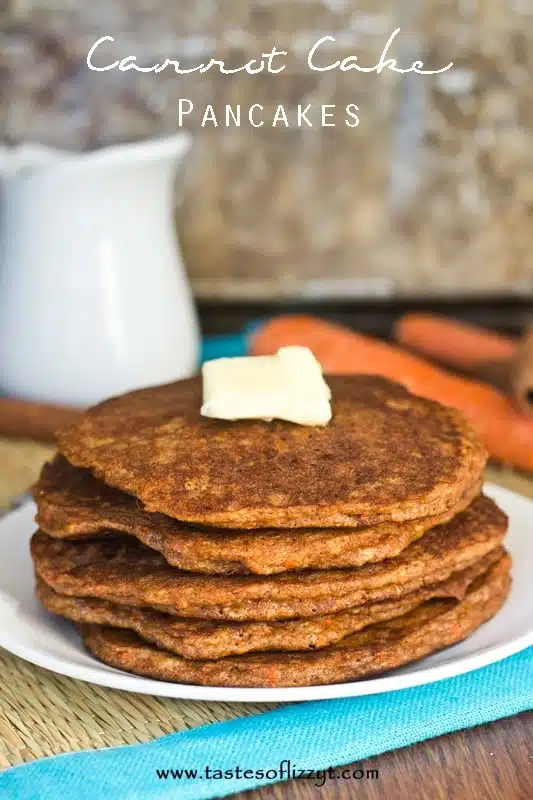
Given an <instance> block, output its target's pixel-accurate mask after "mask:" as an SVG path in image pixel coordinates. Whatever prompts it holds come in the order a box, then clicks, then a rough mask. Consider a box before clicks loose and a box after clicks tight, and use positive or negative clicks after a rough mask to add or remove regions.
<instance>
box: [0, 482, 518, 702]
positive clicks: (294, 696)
mask: <svg viewBox="0 0 533 800" xmlns="http://www.w3.org/2000/svg"><path fill="white" fill-rule="evenodd" d="M483 490H484V491H486V492H487V493H488V494H489V495H490V496H493V494H496V495H499V496H500V497H502V498H503V497H509V499H510V500H519V501H520V502H523V503H526V504H528V505H530V506H531V512H532V515H533V500H532V499H531V498H528V497H526V496H524V495H521V494H519V493H518V492H514V491H512V490H511V489H507V488H506V487H503V486H499V485H498V484H494V483H492V482H486V483H485V484H484V486H483ZM32 507H33V508H35V504H34V502H33V501H32V500H28V501H27V502H25V503H23V504H22V505H21V506H20V507H19V508H17V509H15V510H14V511H12V512H9V513H8V514H6V515H4V517H3V518H2V519H0V529H1V528H2V527H4V526H5V525H6V524H7V525H9V524H10V522H12V521H14V520H15V519H16V518H17V517H19V516H25V515H27V514H28V512H29V510H30V509H31V508H32ZM0 593H1V587H0ZM16 610H17V606H15V605H14V606H13V607H11V608H10V607H9V602H8V604H7V605H6V607H5V608H4V609H2V603H0V620H1V618H2V616H4V615H5V614H10V613H16ZM45 613H46V612H45ZM50 616H53V615H50ZM531 645H533V624H532V626H531V630H530V631H527V632H526V633H524V634H522V635H521V636H516V637H514V638H512V639H510V640H509V641H506V642H502V643H500V644H495V645H493V646H489V647H486V648H485V649H483V650H480V651H478V652H475V653H471V654H467V655H464V656H460V657H458V658H456V659H451V660H450V661H446V662H445V663H442V664H435V665H434V666H429V667H426V668H424V667H422V668H421V669H416V670H414V671H413V672H404V671H402V672H401V673H400V674H395V673H394V671H391V673H390V674H386V675H383V676H377V677H374V678H368V679H366V680H365V679H362V680H359V681H351V682H346V683H332V684H324V685H318V686H298V687H279V688H262V689H256V688H247V687H225V686H202V685H199V684H186V683H172V682H170V681H159V680H157V679H155V678H147V677H143V676H140V675H134V674H131V673H128V672H123V671H122V670H118V669H115V668H114V667H110V666H109V665H107V664H103V663H101V662H99V661H98V660H97V659H95V658H94V657H92V656H90V654H89V657H90V658H91V661H92V662H94V665H93V664H91V665H90V666H86V665H77V664H76V663H74V662H72V661H64V660H63V659H61V657H59V656H54V655H48V654H47V653H43V652H42V651H39V649H38V646H36V647H28V646H27V645H25V644H21V643H20V642H19V641H17V640H16V639H14V638H13V637H12V636H10V635H9V633H5V632H4V629H3V626H0V647H3V648H4V649H6V650H7V651H8V652H10V653H12V654H13V655H15V656H18V657H19V658H22V659H23V660H25V661H27V662H29V663H31V664H35V665H36V666H38V667H41V668H43V669H46V670H48V671H49V672H53V673H55V674H57V675H63V676H65V677H69V678H73V679H75V680H82V681H84V682H85V683H92V684H94V685H97V686H105V687H108V688H111V689H118V690H121V691H129V692H133V693H136V694H148V695H153V696H158V697H169V698H173V699H181V700H197V701H205V702H240V703H278V702H305V701H313V700H326V699H334V698H347V697H364V696H369V695H373V694H382V693H385V692H395V691H401V690H403V689H408V688H414V687H416V686H422V685H426V684H431V683H436V682H438V681H440V680H445V679H446V678H450V677H456V676H459V675H464V674H465V673H468V672H473V671H475V670H477V669H481V668H483V667H485V666H488V665H489V664H493V663H495V662H497V661H501V660H502V659H504V658H507V657H509V656H511V655H514V654H515V653H518V652H520V651H521V650H524V649H525V648H527V647H529V646H531ZM80 647H81V645H80ZM420 663H421V662H414V664H415V665H416V664H420ZM409 666H410V665H408V664H406V665H405V669H407V670H408V669H409Z"/></svg>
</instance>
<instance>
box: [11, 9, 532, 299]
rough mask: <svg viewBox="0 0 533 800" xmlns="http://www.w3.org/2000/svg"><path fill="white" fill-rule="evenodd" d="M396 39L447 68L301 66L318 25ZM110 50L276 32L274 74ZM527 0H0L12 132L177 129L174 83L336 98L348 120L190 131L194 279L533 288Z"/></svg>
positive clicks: (97, 135) (247, 99) (224, 94)
mask: <svg viewBox="0 0 533 800" xmlns="http://www.w3.org/2000/svg"><path fill="white" fill-rule="evenodd" d="M397 26H400V27H401V28H402V33H401V35H400V36H399V37H398V40H397V42H396V43H395V45H394V48H393V52H392V55H394V56H396V57H397V58H398V59H399V61H400V62H402V63H403V62H405V63H406V64H410V63H411V62H412V61H413V60H414V58H420V59H422V60H423V61H424V62H425V63H426V64H427V65H428V66H431V67H439V66H442V65H445V64H446V63H448V62H449V61H450V60H452V61H454V62H455V67H454V69H453V70H451V71H449V72H447V73H444V74H443V75H441V76H433V77H422V76H417V75H406V76H404V77H400V76H397V75H393V74H392V73H390V72H388V71H387V72H385V73H383V74H382V75H380V76H377V75H375V74H366V75H362V74H360V73H357V72H350V73H340V72H337V71H335V72H327V73H310V72H309V70H308V69H307V65H306V63H305V57H306V53H307V50H306V48H308V46H310V44H312V43H313V42H314V41H316V40H317V39H318V38H319V37H320V36H322V35H324V34H326V33H328V34H333V35H335V37H336V39H337V53H338V57H343V56H344V55H351V54H357V55H358V57H359V62H360V63H361V64H367V65H371V64H374V63H376V61H377V60H378V59H379V55H380V53H381V50H382V49H383V46H384V44H385V42H386V40H387V38H388V36H389V35H390V33H391V32H392V31H393V30H394V28H396V27H397ZM103 35H112V36H114V37H115V39H116V43H115V45H114V48H115V49H114V50H111V49H110V50H105V49H104V48H103V49H102V54H105V53H108V54H109V55H111V53H113V57H122V56H125V55H129V54H135V55H137V57H138V60H139V63H145V64H151V63H154V62H156V61H157V60H162V59H164V58H165V57H166V56H168V57H171V58H176V59H180V61H181V62H182V63H183V64H184V65H194V64H197V63H198V61H199V60H201V59H202V58H205V57H207V58H208V57H209V56H211V55H217V57H224V58H226V59H227V60H229V61H232V62H233V63H243V62H244V61H245V60H246V57H252V56H256V55H257V54H258V53H261V52H262V51H263V50H269V49H270V48H271V47H272V45H273V44H276V45H277V46H278V48H280V49H286V50H289V51H290V53H291V58H290V59H287V63H288V68H287V70H286V71H285V72H284V73H282V74H280V75H257V76H249V75H246V74H244V75H243V74H239V75H237V76H227V75H220V74H217V73H215V72H214V71H211V72H209V73H207V74H204V75H198V73H196V74H193V75H189V76H178V75H175V74H174V73H171V72H170V71H169V70H166V71H165V72H163V73H160V74H159V75H155V74H154V73H149V74H145V75H141V74H139V73H136V72H133V71H130V72H119V71H118V70H114V71H112V72H106V73H95V72H90V71H89V70H88V69H87V66H86V63H85V59H86V55H87V52H88V50H89V48H90V47H91V45H92V44H93V43H94V42H95V41H96V40H97V39H98V38H99V37H100V36H103ZM532 79H533V3H531V1H530V0H477V2H476V0H425V2H422V0H419V2H416V0H401V2H392V0H363V1H362V2H357V0H293V2H292V3H289V2H287V0H283V2H282V1H281V0H196V2H193V0H190V1H189V2H180V3H173V2H170V0H92V1H91V2H87V0H85V2H84V0H0V96H1V100H0V129H1V133H2V138H3V140H4V141H6V142H12V143H15V142H20V141H39V142H44V143H47V144H51V145H54V146H57V147H60V148H65V149H69V150H71V149H76V150H87V149H92V148H96V147H101V146H105V145H108V144H111V143H115V142H117V141H127V140H135V139H139V138H144V137H148V136H155V135H160V134H162V133H168V132H172V131H174V130H176V116H177V115H176V107H177V101H178V98H180V97H188V98H190V99H191V100H193V102H194V104H195V106H196V108H197V109H203V107H204V106H205V104H207V103H213V104H214V105H215V106H216V107H217V108H222V107H223V106H224V104H225V103H231V104H237V103H241V104H242V106H243V108H244V109H247V107H248V106H249V105H250V104H252V103H256V102H257V103H263V104H264V105H265V107H266V109H267V111H268V109H272V110H273V109H274V108H275V106H276V105H277V104H279V103H282V104H284V105H285V106H286V107H287V108H294V107H295V106H296V105H297V104H298V103H303V104H304V105H306V104H307V103H312V104H313V105H314V106H317V107H318V106H319V105H320V104H322V103H335V104H337V106H338V108H340V109H341V110H342V109H343V108H344V105H345V104H346V103H356V104H357V105H358V106H359V107H360V117H361V124H360V125H359V127H358V128H356V129H351V128H347V127H346V126H345V125H344V124H343V122H342V120H343V117H344V115H343V114H342V113H340V114H339V117H340V120H341V124H338V125H337V127H335V128H316V127H315V128H313V129H312V130H306V129H297V128H289V129H284V128H280V127H277V128H275V129H273V128H271V127H270V126H268V125H265V126H264V127H263V128H258V129H250V128H249V127H248V126H242V127H241V128H229V129H228V128H224V127H219V128H218V129H213V128H210V129H207V128H204V129H203V130H201V129H199V127H198V121H199V119H200V117H199V115H197V114H195V115H194V116H193V115H191V119H190V123H189V124H190V127H192V128H193V129H194V131H195V136H196V139H195V147H194V152H193V154H192V157H191V158H190V159H189V160H188V164H187V172H186V176H185V181H184V185H183V187H182V189H181V195H182V197H183V200H182V204H181V207H180V209H179V213H178V214H177V225H178V228H179V230H180V234H181V237H182V242H183V248H184V252H185V256H186V261H187V266H188V269H189V274H190V276H191V280H192V282H193V286H194V289H195V291H196V293H197V295H198V296H201V297H214V298H216V297H222V296H224V297H254V298H269V297H286V296H288V297H320V296H342V297H346V296H356V297H361V296H362V297H364V296H376V295H378V296H388V295H391V294H400V295H408V296H443V295H446V296H449V295H451V296H461V297H462V296H469V295H483V296H485V295H492V296H506V297H507V296H512V295H517V294H518V295H530V294H531V290H532V288H533V262H532V259H531V252H532V250H533V224H532V221H533V220H532V216H533V138H532V137H533V126H532V122H533V102H532V101H533V88H532V87H533V80H532Z"/></svg>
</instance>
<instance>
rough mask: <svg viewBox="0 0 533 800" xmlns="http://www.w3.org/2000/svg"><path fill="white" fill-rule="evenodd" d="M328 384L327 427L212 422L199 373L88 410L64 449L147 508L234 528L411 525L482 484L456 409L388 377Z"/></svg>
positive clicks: (472, 439) (479, 453) (66, 435)
mask: <svg viewBox="0 0 533 800" xmlns="http://www.w3.org/2000/svg"><path fill="white" fill-rule="evenodd" d="M328 383H329V385H330V387H331V390H332V395H333V397H332V404H333V419H332V421H331V423H330V424H329V425H327V426H325V427H307V426H301V425H294V424H292V423H290V422H283V421H273V422H271V423H265V422H261V421H259V420H241V421H237V422H225V421H223V420H214V419H207V418H205V417H202V416H201V415H200V407H201V402H202V383H201V379H200V378H199V377H197V378H191V379H188V380H185V381H178V382H176V383H172V384H168V385H166V386H159V387H153V388H148V389H142V390H140V391H135V392H131V393H129V394H125V395H122V396H121V397H116V398H112V399H110V400H107V401H105V402H104V403H101V404H99V405H97V406H95V407H94V408H92V409H89V411H87V412H86V413H85V414H84V415H83V416H82V417H81V419H80V420H79V421H78V422H76V423H74V424H73V425H72V426H70V427H69V428H68V429H66V430H65V431H63V432H62V433H61V434H60V435H59V437H58V440H59V450H60V452H61V453H62V454H63V455H65V456H66V458H67V459H68V460H69V461H70V462H71V463H72V464H74V465H75V466H78V467H87V468H90V469H91V470H92V471H93V472H94V473H95V474H96V476H97V477H99V478H101V479H102V480H104V481H105V483H107V484H109V485H110V486H114V487H117V488H119V489H121V490H123V491H125V492H128V493H129V494H132V495H133V496H135V497H137V498H139V500H140V501H141V502H142V503H143V504H144V507H145V508H146V510H147V511H155V512H161V513H164V514H167V515H168V516H171V517H175V518H176V519H179V520H182V521H186V522H194V523H201V524H205V525H212V526H219V527H228V528H238V529H255V528H304V527H326V528H333V527H346V526H362V525H375V524H379V523H382V522H390V521H393V522H404V521H406V520H413V519H419V518H421V517H427V516H431V515H435V514H442V513H445V512H446V511H447V510H448V509H450V508H453V507H454V506H457V504H458V503H459V502H460V500H461V498H462V497H463V496H464V495H465V494H466V492H467V491H468V489H469V488H470V487H472V486H473V485H474V484H476V483H477V482H478V479H479V477H480V475H481V473H482V470H483V467H484V464H485V461H486V453H485V450H484V448H483V445H482V444H481V442H480V441H479V438H478V437H477V435H476V434H475V432H474V431H473V430H472V428H471V427H470V426H469V425H468V423H467V422H466V420H465V419H464V418H463V417H462V415H461V414H460V413H459V412H458V411H456V410H454V409H451V408H445V407H443V406H441V405H439V404H437V403H434V402H432V401H430V400H426V399H423V398H421V397H416V396H414V395H412V394H410V393H409V392H408V391H407V390H406V389H404V388H403V387H402V386H400V385H399V384H395V383H392V382H390V381H387V380H385V379H383V378H378V377H371V376H349V377H340V376H331V377H329V378H328Z"/></svg>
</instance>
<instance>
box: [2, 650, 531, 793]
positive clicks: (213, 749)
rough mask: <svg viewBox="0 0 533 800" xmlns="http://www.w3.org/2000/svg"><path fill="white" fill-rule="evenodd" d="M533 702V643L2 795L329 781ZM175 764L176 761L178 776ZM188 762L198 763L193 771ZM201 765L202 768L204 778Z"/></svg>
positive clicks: (20, 770) (63, 769) (98, 760)
mask: <svg viewBox="0 0 533 800" xmlns="http://www.w3.org/2000/svg"><path fill="white" fill-rule="evenodd" d="M532 708H533V647H530V648H528V649H527V650H523V651H522V652H521V653H518V654H517V655H514V656H511V657H510V658H507V659H505V660H504V661H500V662H499V663H496V664H492V665H490V666H488V667H484V668H483V669H479V670H476V671H474V672H470V673H468V674H466V675H460V676H458V677H456V678H449V679H448V680H443V681H439V682H438V683H433V684H428V685H426V686H419V687H416V688H413V689H404V690H403V691H400V692H388V693H386V694H380V695H371V696H370V697H357V698H351V699H346V700H325V701H321V702H312V703H299V704H294V705H288V706H283V707H281V708H279V709H276V710H275V711H271V712H269V713H267V714H259V715H257V716H252V717H242V718H240V719H236V720H232V721H231V722H221V723H217V724H214V725H206V726H204V727H201V728H196V729H195V730H189V731H184V732H181V733H175V734H171V735H169V736H164V737H163V738H161V739H158V740H156V741H155V742H150V743H148V744H141V745H133V746H128V747H117V748H111V749H108V750H99V751H92V752H83V753H72V754H69V755H62V756H56V757H55V758H48V759H43V760H41V761H36V762H33V763H31V764H25V765H23V766H19V767H13V768H12V769H8V770H6V771H5V772H3V773H2V774H1V775H0V798H2V800H58V798H62V797H64V798H66V800H160V798H173V799H174V798H180V799H181V798H183V800H185V799H186V798H187V799H190V800H201V798H212V797H223V796H225V795H228V794H232V793H234V792H239V791H244V790H245V789H253V788H255V787H257V786H262V785H265V784H269V783H275V782H276V781H279V780H286V779H287V777H288V774H287V773H288V771H289V772H290V774H292V771H295V772H296V774H298V772H299V771H300V770H314V771H315V776H314V777H313V778H307V780H312V781H313V782H315V783H316V784H317V785H321V784H322V783H323V782H324V781H325V780H329V778H328V777H327V776H326V775H325V774H322V773H321V772H318V774H316V771H321V770H327V768H328V767H336V766H338V765H342V764H349V763H351V762H353V761H359V762H360V761H362V760H364V759H368V758H370V757H371V756H375V755H377V754H378V753H383V752H385V751H386V750H393V749H395V748H397V747H404V746H405V745H410V744H413V743H415V742H419V741H421V740H423V739H429V738H431V737H433V736H439V735H441V734H443V733H448V732H450V731H454V730H458V729H460V728H469V727H472V726H474V725H481V724H483V723H484V722H489V721H490V720H494V719H499V718H500V717H506V716H510V715H511V714H517V713H519V712H520V711H525V710H528V709H532ZM364 766H365V768H370V767H375V766H376V764H375V763H374V764H371V763H370V764H367V765H364ZM206 767H208V768H209V771H208V772H206ZM237 768H239V772H238V773H237ZM282 769H283V772H282V771H281V770H282ZM170 770H175V772H174V776H173V775H172V773H171V772H170ZM181 770H189V777H186V776H185V775H184V774H183V773H181V772H180V771H181ZM191 770H193V771H194V770H197V771H198V774H197V777H192V776H191V775H192V773H191ZM226 770H227V771H228V772H227V774H226V776H224V773H225V771H226ZM158 771H159V772H158ZM165 775H166V777H165ZM209 776H210V777H209ZM376 780H379V778H377V779H376ZM354 781H356V779H354Z"/></svg>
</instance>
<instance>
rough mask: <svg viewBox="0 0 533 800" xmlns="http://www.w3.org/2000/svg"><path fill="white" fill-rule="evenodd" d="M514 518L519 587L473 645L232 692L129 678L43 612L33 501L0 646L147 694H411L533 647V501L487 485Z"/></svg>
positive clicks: (0, 557) (3, 549) (6, 567)
mask: <svg viewBox="0 0 533 800" xmlns="http://www.w3.org/2000/svg"><path fill="white" fill-rule="evenodd" d="M486 491H487V494H489V495H490V496H491V497H493V498H494V499H495V500H496V501H497V502H498V503H499V505H500V506H501V507H502V508H503V509H504V510H505V511H506V512H507V514H508V515H509V517H510V521H511V524H510V530H509V534H508V537H507V540H506V544H507V547H508V549H509V550H510V552H511V554H512V556H513V561H514V566H513V578H514V581H513V588H512V590H511V594H510V596H509V598H508V600H507V602H506V603H505V605H504V607H503V609H502V610H501V611H500V612H499V614H497V615H496V617H495V618H494V619H492V620H491V621H490V622H488V623H486V624H485V625H483V626H482V627H481V628H480V629H479V630H478V631H476V633H474V634H473V636H470V637H469V638H468V639H467V640H466V641H464V642H461V643H460V644H457V645H455V646H454V647H450V648H448V649H447V650H443V651H442V652H441V653H437V654H436V655H433V656H430V657H429V658H425V659H424V660H422V661H419V662H417V663H415V664H411V665H408V666H406V667H403V668H402V669H398V670H395V671H394V672H392V673H389V674H388V675H384V676H383V677H381V678H372V679H369V680H361V681H356V682H353V683H337V684H330V685H328V686H310V687H298V688H295V689H293V688H285V689H231V688H230V689H228V688H224V687H208V686H190V685H188V684H181V683H167V682H164V681H156V680H151V679H150V678H141V677H138V676H136V675H130V674H128V673H125V672H122V671H120V670H117V669H113V668H112V667H108V666H106V665H105V664H101V663H100V662H99V661H96V660H95V659H94V658H93V657H92V656H90V655H89V654H88V653H87V652H86V651H85V650H84V648H83V647H82V645H81V642H80V639H79V637H78V635H77V634H76V632H75V630H74V627H73V626H72V625H70V624H69V623H68V622H64V621H62V620H60V619H58V618H56V617H54V616H52V615H51V614H48V613H47V612H46V611H44V610H43V609H42V608H41V607H40V605H39V603H38V602H37V600H36V599H35V598H34V596H33V583H34V581H33V569H32V565H31V561H30V557H29V550H28V542H29V539H30V536H31V535H32V533H33V531H34V530H35V525H34V523H33V515H34V513H35V507H34V505H33V503H27V504H26V505H24V506H23V507H22V508H19V509H18V510H17V511H14V512H13V513H11V514H9V515H8V516H6V517H4V518H3V519H2V520H1V521H0V646H3V647H5V648H6V649H7V650H9V651H11V652H12V653H15V655H17V656H21V658H24V659H26V661H31V662H32V663H33V664H38V665H39V666H40V667H45V668H46V669H49V670H52V671H53V672H58V673H59V674H61V675H68V676H70V677H72V678H79V679H80V680H83V681H88V682H89V683H96V684H100V685H102V686H110V687H112V688H115V689H124V690H127V691H130V692H141V693H142V694H154V695H161V696H164V697H179V698H183V699H193V700H220V701H232V700H233V701H237V700H238V701H240V702H243V701H249V702H254V703H257V702H282V701H286V702H294V701H298V700H319V699H322V698H331V697H353V696H355V695H368V694H377V693H379V692H390V691H394V690H396V689H406V688H407V687H409V686H418V685H420V684H423V683H431V682H432V681H438V680H441V679H442V678H449V677H451V676H453V675H459V674H461V673H463V672H469V671H470V670H473V669H478V668H479V667H484V666H486V665H487V664H491V663H492V662H494V661H498V660H500V659H502V658H505V657H506V656H509V655H512V654H513V653H516V652H518V651H519V650H523V649H524V648H525V647H528V646H529V645H531V644H533V614H532V613H531V609H532V608H533V581H532V580H531V565H532V564H533V536H532V534H531V531H532V530H533V501H531V500H527V499H526V498H524V497H520V496H519V495H516V494H514V493H513V492H509V491H508V490H506V489H502V488H500V487H497V486H488V487H486Z"/></svg>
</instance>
